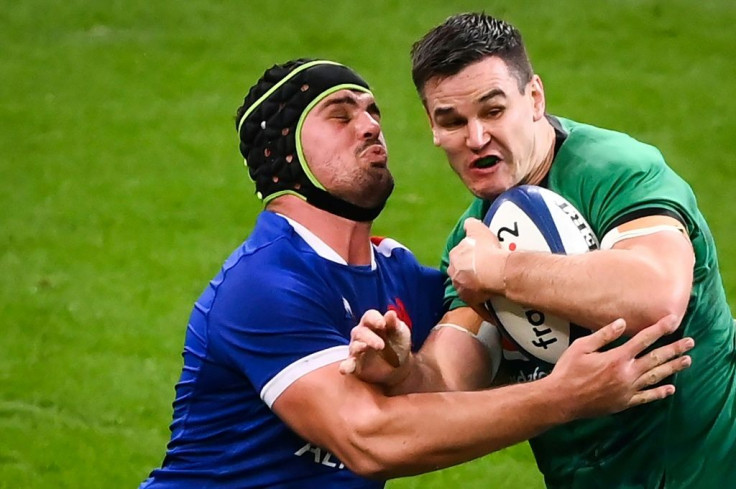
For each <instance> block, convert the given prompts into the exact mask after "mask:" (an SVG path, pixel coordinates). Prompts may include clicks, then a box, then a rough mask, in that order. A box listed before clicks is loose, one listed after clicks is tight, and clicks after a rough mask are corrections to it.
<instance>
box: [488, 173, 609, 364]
mask: <svg viewBox="0 0 736 489" xmlns="http://www.w3.org/2000/svg"><path fill="white" fill-rule="evenodd" d="M483 222H484V223H485V224H486V225H487V226H488V227H489V228H490V229H491V231H492V232H493V233H494V234H495V235H496V237H497V238H498V241H499V242H500V243H501V246H502V247H503V248H505V249H507V250H509V251H512V252H513V251H519V252H522V251H541V252H547V253H557V254H563V255H573V254H578V253H587V252H588V251H592V250H595V249H598V246H599V244H598V238H597V237H596V235H595V233H593V230H592V229H591V228H590V226H589V225H588V223H587V221H586V220H585V218H584V217H583V216H582V214H581V213H580V212H579V211H578V210H577V209H576V208H575V207H574V206H573V205H572V204H570V202H568V201H567V200H565V199H564V198H563V197H562V196H560V195H558V194H556V193H554V192H552V191H551V190H548V189H545V188H542V187H537V186H533V185H521V186H518V187H513V188H511V189H509V190H507V191H506V192H504V193H503V194H501V195H500V196H499V197H498V198H496V200H495V201H494V202H493V204H492V205H491V207H490V209H489V210H488V212H487V213H486V216H485V218H484V219H483ZM485 306H486V308H487V309H488V311H489V312H490V313H491V315H492V316H493V317H494V319H495V320H496V322H497V323H498V327H499V329H500V330H501V333H502V334H503V335H504V336H506V337H507V338H508V339H509V340H511V341H512V342H513V343H514V344H515V345H516V346H517V347H518V348H519V349H520V350H521V351H522V352H523V353H524V354H525V355H526V356H528V357H530V359H534V360H538V361H541V362H542V363H543V364H547V365H553V364H554V363H556V362H557V359H558V358H560V355H562V353H563V352H564V351H565V350H566V349H567V347H568V346H570V343H572V342H573V341H574V340H575V339H576V338H578V337H580V336H584V335H586V334H589V333H590V331H589V330H587V329H585V328H582V327H580V326H578V325H576V324H573V323H571V322H570V321H568V320H566V319H564V318H561V317H558V316H555V315H552V314H548V313H546V312H544V311H539V310H535V309H533V308H529V307H525V306H522V305H521V304H517V303H515V302H512V301H510V300H508V299H506V298H505V297H502V296H493V297H492V298H491V299H490V300H488V301H487V302H486V304H485Z"/></svg>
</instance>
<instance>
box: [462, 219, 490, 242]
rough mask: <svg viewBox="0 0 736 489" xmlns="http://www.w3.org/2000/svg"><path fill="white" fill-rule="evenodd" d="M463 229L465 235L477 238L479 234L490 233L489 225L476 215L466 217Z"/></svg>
mask: <svg viewBox="0 0 736 489" xmlns="http://www.w3.org/2000/svg"><path fill="white" fill-rule="evenodd" d="M463 229H465V235H466V236H468V237H469V238H475V237H477V236H483V235H484V234H488V233H490V230H489V229H488V226H486V225H485V224H483V221H481V220H478V219H476V218H474V217H469V218H467V219H465V222H463Z"/></svg>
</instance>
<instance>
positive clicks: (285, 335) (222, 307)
mask: <svg viewBox="0 0 736 489" xmlns="http://www.w3.org/2000/svg"><path fill="white" fill-rule="evenodd" d="M271 253H272V254H278V252H274V251H272V252H271ZM264 258H265V259H264ZM292 261H293V263H288V262H286V263H285V262H284V261H283V259H268V257H263V256H261V259H259V260H254V259H251V260H243V262H241V263H239V264H238V265H237V266H236V267H233V269H231V270H230V271H229V272H228V274H227V275H226V276H225V278H224V279H223V281H222V283H221V284H220V285H219V286H218V288H217V291H216V297H215V300H214V301H213V303H212V310H211V311H210V314H209V318H210V328H209V330H210V338H211V342H212V348H213V351H215V352H217V354H218V355H219V356H221V357H222V358H223V359H225V362H226V363H227V364H229V365H231V366H232V367H233V368H236V369H237V370H239V371H240V372H242V373H243V374H245V375H246V376H247V378H248V379H249V380H250V382H251V383H252V384H253V386H254V388H255V390H256V391H257V392H259V393H260V396H261V398H262V399H263V400H264V402H266V404H268V405H269V406H270V405H271V404H272V403H273V402H274V401H275V399H276V398H277V397H278V396H279V395H280V394H281V393H282V392H283V391H284V390H285V389H286V388H287V387H288V386H289V385H290V384H291V383H292V382H294V381H295V380H297V379H298V378H299V377H301V376H303V375H305V374H307V373H309V372H311V371H313V370H315V369H317V368H320V367H322V366H324V365H327V364H330V363H334V362H336V361H340V360H342V359H344V358H345V357H346V356H347V344H348V339H347V338H346V337H345V335H344V334H342V333H341V331H340V329H339V327H338V325H339V322H340V318H339V317H337V315H339V313H340V311H343V312H344V309H343V308H342V306H341V305H340V304H338V307H335V299H334V297H332V296H331V295H330V287H329V286H328V285H327V284H325V283H324V282H323V281H322V279H321V278H320V276H319V274H318V273H315V271H313V270H309V269H308V268H307V266H306V265H305V264H304V263H300V262H299V261H298V260H292ZM277 264H278V265H277Z"/></svg>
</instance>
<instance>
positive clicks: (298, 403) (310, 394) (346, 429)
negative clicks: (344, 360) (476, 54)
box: [272, 363, 385, 475]
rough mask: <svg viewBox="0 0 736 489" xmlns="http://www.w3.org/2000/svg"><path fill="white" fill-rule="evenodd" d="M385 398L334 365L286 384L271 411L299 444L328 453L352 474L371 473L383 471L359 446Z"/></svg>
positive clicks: (376, 390)
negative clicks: (301, 440)
mask: <svg viewBox="0 0 736 489" xmlns="http://www.w3.org/2000/svg"><path fill="white" fill-rule="evenodd" d="M384 398H385V396H384V395H383V394H382V393H381V392H380V390H379V389H378V388H377V387H376V386H373V385H371V384H368V383H365V382H361V381H360V380H358V379H357V378H356V377H355V376H353V375H342V374H340V373H339V371H338V363H332V364H329V365H325V366H323V367H321V368H319V369H317V370H313V371H311V372H310V373H308V374H306V375H304V376H302V377H300V378H298V379H297V380H295V381H294V382H292V383H291V384H290V385H289V386H288V387H287V388H286V389H285V390H284V391H283V392H282V393H281V395H280V396H279V397H278V398H277V399H276V401H275V402H274V403H273V406H272V410H273V412H274V413H275V414H276V415H277V416H278V417H279V418H280V419H281V420H282V421H283V422H284V423H286V424H287V425H288V426H289V427H290V428H291V429H292V430H294V431H295V432H296V433H297V434H298V435H299V436H301V437H302V438H304V439H305V440H307V441H309V442H310V443H313V444H315V445H317V446H319V447H322V448H324V449H326V450H329V451H330V452H332V453H334V454H335V455H336V456H337V458H339V459H340V461H341V462H343V463H344V464H345V465H347V466H348V467H349V468H350V469H351V470H352V471H353V472H356V473H359V474H363V475H366V474H371V473H374V472H378V471H380V470H381V469H382V468H383V467H380V466H379V464H378V463H377V462H376V461H375V457H372V456H370V455H371V454H369V453H364V452H365V449H364V448H361V447H362V446H363V445H362V443H361V442H360V441H361V436H362V434H363V433H364V432H365V431H367V430H366V429H365V428H364V427H365V426H370V425H371V424H372V423H373V421H374V420H376V419H377V418H378V417H379V415H380V412H381V409H380V404H381V400H382V399H384Z"/></svg>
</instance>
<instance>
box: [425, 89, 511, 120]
mask: <svg viewBox="0 0 736 489" xmlns="http://www.w3.org/2000/svg"><path fill="white" fill-rule="evenodd" d="M505 96H506V92H504V91H503V90H501V89H500V88H494V89H491V90H489V91H488V92H486V93H484V94H483V95H482V96H481V97H480V98H479V99H478V102H479V103H484V102H487V101H489V100H491V99H493V98H495V97H505ZM454 112H455V108H454V107H437V108H436V109H434V112H433V113H434V116H435V117H442V116H444V115H448V114H452V113H454Z"/></svg>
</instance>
